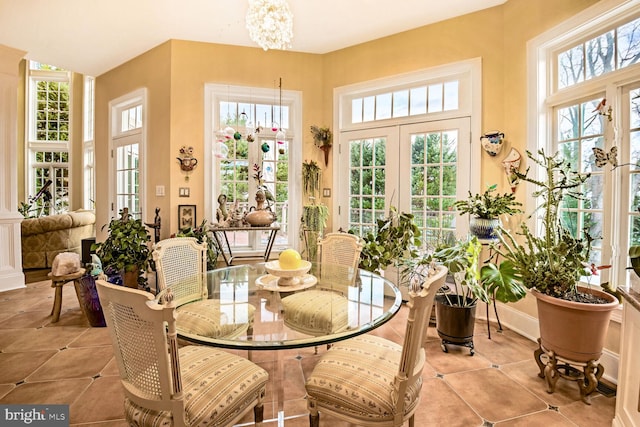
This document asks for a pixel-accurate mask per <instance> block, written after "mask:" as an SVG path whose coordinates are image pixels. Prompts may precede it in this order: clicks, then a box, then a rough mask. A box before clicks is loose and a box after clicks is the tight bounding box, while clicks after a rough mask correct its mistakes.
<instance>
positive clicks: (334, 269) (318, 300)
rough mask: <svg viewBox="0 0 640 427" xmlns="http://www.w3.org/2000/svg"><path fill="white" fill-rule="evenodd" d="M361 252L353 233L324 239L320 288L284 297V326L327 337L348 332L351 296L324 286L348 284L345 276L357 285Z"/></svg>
mask: <svg viewBox="0 0 640 427" xmlns="http://www.w3.org/2000/svg"><path fill="white" fill-rule="evenodd" d="M361 251H362V243H361V242H360V238H359V237H358V236H355V235H353V234H347V233H328V234H327V235H326V236H325V238H324V239H320V241H319V242H318V261H319V264H318V268H319V269H320V272H319V277H318V279H319V284H318V289H311V290H307V291H305V292H299V293H296V294H293V295H289V296H287V297H284V298H283V299H282V307H283V312H284V323H285V324H286V325H287V326H289V327H290V328H291V329H294V330H296V331H299V332H302V333H305V334H309V335H324V334H328V333H336V332H340V331H342V330H345V329H347V328H348V316H349V301H348V299H347V297H345V296H344V295H341V294H340V293H338V292H334V291H331V290H327V289H322V287H323V284H324V283H331V282H337V281H339V282H340V283H345V280H344V277H345V276H346V277H347V281H346V282H348V283H351V284H353V283H355V279H356V275H357V271H358V264H359V261H360V252H361ZM338 276H340V277H338ZM316 353H317V348H316Z"/></svg>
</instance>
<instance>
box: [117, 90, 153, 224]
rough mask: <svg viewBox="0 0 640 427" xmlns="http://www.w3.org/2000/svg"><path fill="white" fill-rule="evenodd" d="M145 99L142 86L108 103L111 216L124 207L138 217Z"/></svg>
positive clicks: (142, 204)
mask: <svg viewBox="0 0 640 427" xmlns="http://www.w3.org/2000/svg"><path fill="white" fill-rule="evenodd" d="M145 99H146V97H145V91H144V89H143V90H140V91H137V92H135V93H132V94H130V95H127V96H125V97H123V98H121V99H119V100H116V101H112V102H111V125H112V128H111V129H112V137H111V164H112V170H113V175H112V176H113V177H114V179H115V181H114V183H113V188H114V189H115V191H114V193H113V200H112V203H111V207H112V215H117V214H118V213H119V212H120V211H121V210H122V209H124V208H127V209H128V210H129V214H130V215H132V216H133V217H134V218H137V219H140V218H142V214H143V212H142V210H143V208H144V203H143V200H144V198H143V189H144V186H143V185H142V179H143V176H144V174H143V166H144V161H143V157H144V156H143V153H144V130H145V126H144V105H145Z"/></svg>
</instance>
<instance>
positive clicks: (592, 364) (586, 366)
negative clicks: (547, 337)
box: [533, 338, 604, 405]
mask: <svg viewBox="0 0 640 427" xmlns="http://www.w3.org/2000/svg"><path fill="white" fill-rule="evenodd" d="M543 354H544V355H545V356H546V358H547V363H544V362H543V361H542V355H543ZM533 355H534V358H535V360H536V363H537V364H538V367H539V368H540V373H539V374H538V376H539V377H540V378H544V379H545V381H546V383H547V392H548V393H553V392H554V391H555V388H556V383H557V382H558V379H559V378H564V379H565V380H569V381H576V382H577V383H578V387H580V397H581V398H582V401H583V402H584V403H586V404H587V405H591V393H593V392H594V390H595V389H596V387H597V386H598V381H599V380H600V378H601V377H602V374H604V366H602V365H601V364H600V363H598V361H597V360H595V359H592V360H589V361H587V362H576V361H573V360H568V359H565V358H560V357H558V356H556V354H555V352H554V351H547V350H546V349H545V348H544V347H542V343H541V342H540V338H538V348H537V349H536V350H535V351H534V353H533ZM576 366H578V367H580V368H582V370H581V369H579V368H577V367H576Z"/></svg>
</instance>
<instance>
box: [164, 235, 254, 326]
mask: <svg viewBox="0 0 640 427" xmlns="http://www.w3.org/2000/svg"><path fill="white" fill-rule="evenodd" d="M153 260H154V261H155V264H156V272H157V273H156V274H157V283H158V291H159V294H158V295H159V297H161V296H162V294H163V293H165V292H167V290H168V289H171V292H172V293H173V298H174V301H175V304H176V307H177V309H176V313H177V316H178V329H179V330H180V331H185V332H189V333H193V334H197V335H202V336H209V337H212V338H220V337H226V338H235V337H238V336H240V335H242V334H244V333H251V329H252V326H253V318H254V313H255V307H254V306H253V305H251V304H249V303H248V302H246V303H235V304H231V305H228V306H227V305H225V306H224V307H223V306H221V305H220V302H219V301H217V300H212V299H207V298H208V290H207V283H206V274H205V273H206V271H207V244H206V242H203V243H198V241H197V240H196V239H195V238H194V237H173V238H170V239H165V240H161V241H160V242H158V243H156V245H155V247H154V250H153Z"/></svg>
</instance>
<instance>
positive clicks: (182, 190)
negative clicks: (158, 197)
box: [178, 187, 191, 197]
mask: <svg viewBox="0 0 640 427" xmlns="http://www.w3.org/2000/svg"><path fill="white" fill-rule="evenodd" d="M190 193H191V191H190V190H189V187H180V189H179V192H178V196H180V197H189V194H190Z"/></svg>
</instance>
